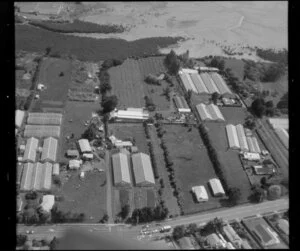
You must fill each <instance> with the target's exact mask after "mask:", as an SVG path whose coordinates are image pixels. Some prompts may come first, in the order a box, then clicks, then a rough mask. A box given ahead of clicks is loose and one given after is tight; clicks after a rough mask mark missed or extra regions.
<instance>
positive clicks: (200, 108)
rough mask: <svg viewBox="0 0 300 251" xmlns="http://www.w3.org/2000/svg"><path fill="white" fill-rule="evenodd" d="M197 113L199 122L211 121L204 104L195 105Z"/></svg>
mask: <svg viewBox="0 0 300 251" xmlns="http://www.w3.org/2000/svg"><path fill="white" fill-rule="evenodd" d="M196 109H197V112H198V114H199V116H200V118H201V120H203V121H206V120H212V117H211V115H210V113H209V112H208V111H207V109H206V106H205V105H204V104H202V103H201V104H198V105H196Z"/></svg>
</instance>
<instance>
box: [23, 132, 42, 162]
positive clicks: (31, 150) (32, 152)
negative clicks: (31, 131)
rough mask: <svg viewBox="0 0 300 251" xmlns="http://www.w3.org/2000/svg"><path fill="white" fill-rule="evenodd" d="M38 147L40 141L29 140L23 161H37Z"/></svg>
mask: <svg viewBox="0 0 300 251" xmlns="http://www.w3.org/2000/svg"><path fill="white" fill-rule="evenodd" d="M38 145H39V140H38V139H36V138H33V137H31V138H29V139H27V142H26V146H25V152H24V156H23V161H31V162H34V161H35V159H36V151H37V148H38Z"/></svg>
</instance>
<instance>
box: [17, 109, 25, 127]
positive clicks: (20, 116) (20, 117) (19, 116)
mask: <svg viewBox="0 0 300 251" xmlns="http://www.w3.org/2000/svg"><path fill="white" fill-rule="evenodd" d="M24 117H25V112H24V111H21V110H16V118H15V126H16V127H18V128H19V127H21V125H22V123H23V120H24Z"/></svg>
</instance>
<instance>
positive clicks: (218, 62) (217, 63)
mask: <svg viewBox="0 0 300 251" xmlns="http://www.w3.org/2000/svg"><path fill="white" fill-rule="evenodd" d="M207 66H209V67H215V68H218V69H219V70H220V71H224V70H225V61H224V60H223V59H221V58H218V57H213V58H212V60H211V61H210V62H209V63H208V64H207Z"/></svg>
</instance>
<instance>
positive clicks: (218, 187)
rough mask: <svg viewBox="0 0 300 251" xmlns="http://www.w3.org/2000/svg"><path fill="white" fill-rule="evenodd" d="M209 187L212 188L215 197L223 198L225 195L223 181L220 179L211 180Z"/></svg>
mask: <svg viewBox="0 0 300 251" xmlns="http://www.w3.org/2000/svg"><path fill="white" fill-rule="evenodd" d="M209 185H210V187H211V190H212V192H213V195H214V196H216V197H222V196H224V195H225V191H224V189H223V186H222V184H221V181H220V180H219V179H217V178H213V179H210V180H209Z"/></svg>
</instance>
